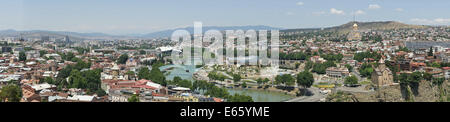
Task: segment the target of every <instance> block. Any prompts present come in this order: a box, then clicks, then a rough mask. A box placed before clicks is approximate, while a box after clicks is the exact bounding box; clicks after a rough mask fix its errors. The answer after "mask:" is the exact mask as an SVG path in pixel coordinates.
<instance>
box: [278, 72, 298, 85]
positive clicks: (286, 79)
mask: <svg viewBox="0 0 450 122" xmlns="http://www.w3.org/2000/svg"><path fill="white" fill-rule="evenodd" d="M275 81H276V83H277V84H284V85H287V86H292V85H294V83H295V79H294V78H293V77H292V75H290V74H284V75H278V76H277V77H275Z"/></svg>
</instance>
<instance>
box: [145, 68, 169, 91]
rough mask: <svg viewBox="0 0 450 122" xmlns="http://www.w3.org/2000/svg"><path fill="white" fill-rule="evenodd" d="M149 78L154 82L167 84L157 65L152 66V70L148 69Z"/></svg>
mask: <svg viewBox="0 0 450 122" xmlns="http://www.w3.org/2000/svg"><path fill="white" fill-rule="evenodd" d="M149 79H150V80H152V81H153V82H155V83H159V84H161V85H163V86H166V85H167V82H166V77H165V76H164V74H163V73H162V72H161V70H160V69H159V67H157V66H155V65H154V66H152V70H151V71H150V77H149Z"/></svg>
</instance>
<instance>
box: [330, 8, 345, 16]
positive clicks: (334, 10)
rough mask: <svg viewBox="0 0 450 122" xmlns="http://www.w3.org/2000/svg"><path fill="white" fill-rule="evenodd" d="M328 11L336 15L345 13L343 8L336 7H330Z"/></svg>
mask: <svg viewBox="0 0 450 122" xmlns="http://www.w3.org/2000/svg"><path fill="white" fill-rule="evenodd" d="M330 13H331V14H337V15H344V14H345V12H344V11H343V10H338V9H335V8H331V9H330Z"/></svg>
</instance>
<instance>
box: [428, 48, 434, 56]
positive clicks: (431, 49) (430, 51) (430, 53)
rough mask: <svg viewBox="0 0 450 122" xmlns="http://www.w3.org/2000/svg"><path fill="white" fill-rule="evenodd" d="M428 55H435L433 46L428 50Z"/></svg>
mask: <svg viewBox="0 0 450 122" xmlns="http://www.w3.org/2000/svg"><path fill="white" fill-rule="evenodd" d="M428 56H433V47H430V50H429V51H428Z"/></svg>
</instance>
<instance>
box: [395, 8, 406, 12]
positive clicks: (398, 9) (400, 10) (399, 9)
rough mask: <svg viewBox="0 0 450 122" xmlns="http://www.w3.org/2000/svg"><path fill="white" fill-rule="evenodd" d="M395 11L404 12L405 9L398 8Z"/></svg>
mask: <svg viewBox="0 0 450 122" xmlns="http://www.w3.org/2000/svg"><path fill="white" fill-rule="evenodd" d="M395 11H398V12H402V11H404V10H403V8H396V9H395Z"/></svg>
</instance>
